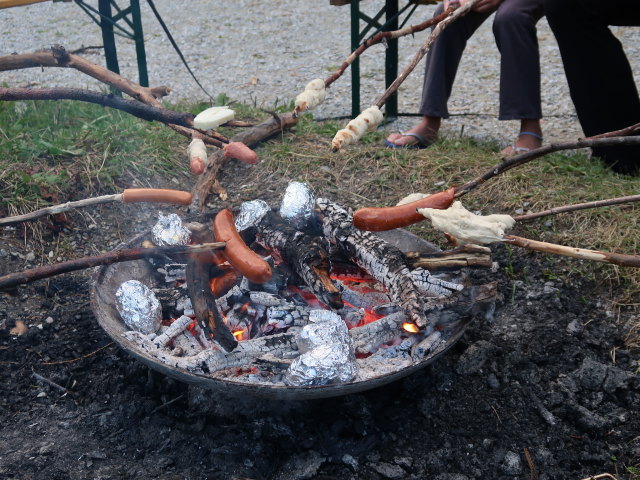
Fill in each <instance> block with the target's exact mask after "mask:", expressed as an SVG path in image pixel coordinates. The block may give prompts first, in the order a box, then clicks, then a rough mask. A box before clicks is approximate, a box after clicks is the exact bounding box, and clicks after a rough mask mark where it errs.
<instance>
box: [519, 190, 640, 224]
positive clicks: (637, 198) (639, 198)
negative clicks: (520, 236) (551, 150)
mask: <svg viewBox="0 0 640 480" xmlns="http://www.w3.org/2000/svg"><path fill="white" fill-rule="evenodd" d="M632 202H640V195H629V196H626V197H616V198H608V199H606V200H595V201H593V202H585V203H576V204H573V205H563V206H561V207H554V208H550V209H549V210H543V211H542V212H536V213H528V214H526V215H519V216H517V217H513V219H514V220H516V221H518V222H524V221H527V220H533V219H535V218H540V217H546V216H549V215H557V214H559V213H566V212H575V211H577V210H586V209H587V208H598V207H608V206H611V205H620V204H621V203H632Z"/></svg>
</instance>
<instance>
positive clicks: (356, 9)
mask: <svg viewBox="0 0 640 480" xmlns="http://www.w3.org/2000/svg"><path fill="white" fill-rule="evenodd" d="M359 44H360V1H359V0H351V51H352V52H353V51H354V50H355V49H356V48H358V45H359ZM359 114H360V59H359V58H356V59H355V60H354V61H353V63H352V64H351V116H352V117H354V118H355V117H357V116H358V115H359Z"/></svg>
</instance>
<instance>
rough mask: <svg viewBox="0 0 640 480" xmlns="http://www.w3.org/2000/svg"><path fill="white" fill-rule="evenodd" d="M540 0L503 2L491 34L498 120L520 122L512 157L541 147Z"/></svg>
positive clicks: (509, 150) (511, 152)
mask: <svg viewBox="0 0 640 480" xmlns="http://www.w3.org/2000/svg"><path fill="white" fill-rule="evenodd" d="M542 15H543V4H542V0H535V1H532V0H504V2H502V4H500V7H499V8H498V10H497V12H496V16H495V19H494V22H493V34H494V36H495V39H496V44H497V45H498V50H500V55H501V62H500V112H499V117H498V118H499V119H500V120H520V134H519V135H518V137H517V139H516V141H515V143H514V145H513V146H511V147H507V148H506V149H504V150H503V151H502V153H503V154H505V155H512V154H514V153H518V152H519V151H524V150H526V149H532V148H537V147H539V146H540V145H541V144H542V129H541V126H540V118H541V117H542V108H541V106H540V105H541V101H540V55H539V51H538V38H537V34H536V23H537V22H538V20H540V18H542Z"/></svg>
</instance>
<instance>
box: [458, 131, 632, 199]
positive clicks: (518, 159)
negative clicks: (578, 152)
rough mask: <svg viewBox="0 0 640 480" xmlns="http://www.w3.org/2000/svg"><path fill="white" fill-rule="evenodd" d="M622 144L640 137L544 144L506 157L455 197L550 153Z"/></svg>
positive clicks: (460, 189) (629, 143)
mask: <svg viewBox="0 0 640 480" xmlns="http://www.w3.org/2000/svg"><path fill="white" fill-rule="evenodd" d="M622 145H640V137H605V138H595V139H592V138H585V139H582V140H578V141H575V142H563V143H550V144H549V145H544V146H542V147H540V148H536V149H534V150H530V151H528V152H525V153H522V154H520V155H516V156H514V157H511V158H508V159H505V160H504V161H503V162H502V163H499V164H497V165H496V166H494V167H492V168H491V169H490V170H488V171H487V172H486V173H484V174H483V175H481V176H479V177H477V178H475V179H473V180H471V181H469V182H467V183H465V184H464V185H461V186H459V187H456V193H455V197H456V198H460V197H461V196H463V195H465V194H467V193H469V192H470V191H471V190H473V189H474V188H476V187H477V186H479V185H482V184H483V183H485V182H486V181H487V180H489V179H491V178H493V177H495V176H497V175H499V174H501V173H503V172H506V171H507V170H511V169H512V168H515V167H518V166H520V165H523V164H525V163H527V162H530V161H531V160H534V159H536V158H539V157H542V156H543V155H546V154H548V153H552V152H558V151H561V150H573V149H576V148H594V147H613V146H622Z"/></svg>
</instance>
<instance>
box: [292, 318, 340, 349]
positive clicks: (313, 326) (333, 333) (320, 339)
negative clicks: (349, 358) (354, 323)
mask: <svg viewBox="0 0 640 480" xmlns="http://www.w3.org/2000/svg"><path fill="white" fill-rule="evenodd" d="M296 340H297V342H298V350H299V351H300V352H302V353H306V352H308V351H310V350H313V349H314V348H317V347H319V346H321V345H343V346H345V347H346V348H347V351H352V350H353V340H352V339H351V335H349V329H348V328H347V325H346V324H345V323H344V320H342V318H341V317H340V315H338V314H336V313H333V312H331V311H330V310H312V311H311V312H309V324H308V325H305V326H304V327H303V328H302V330H301V331H300V334H299V335H298V338H297V339H296Z"/></svg>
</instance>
